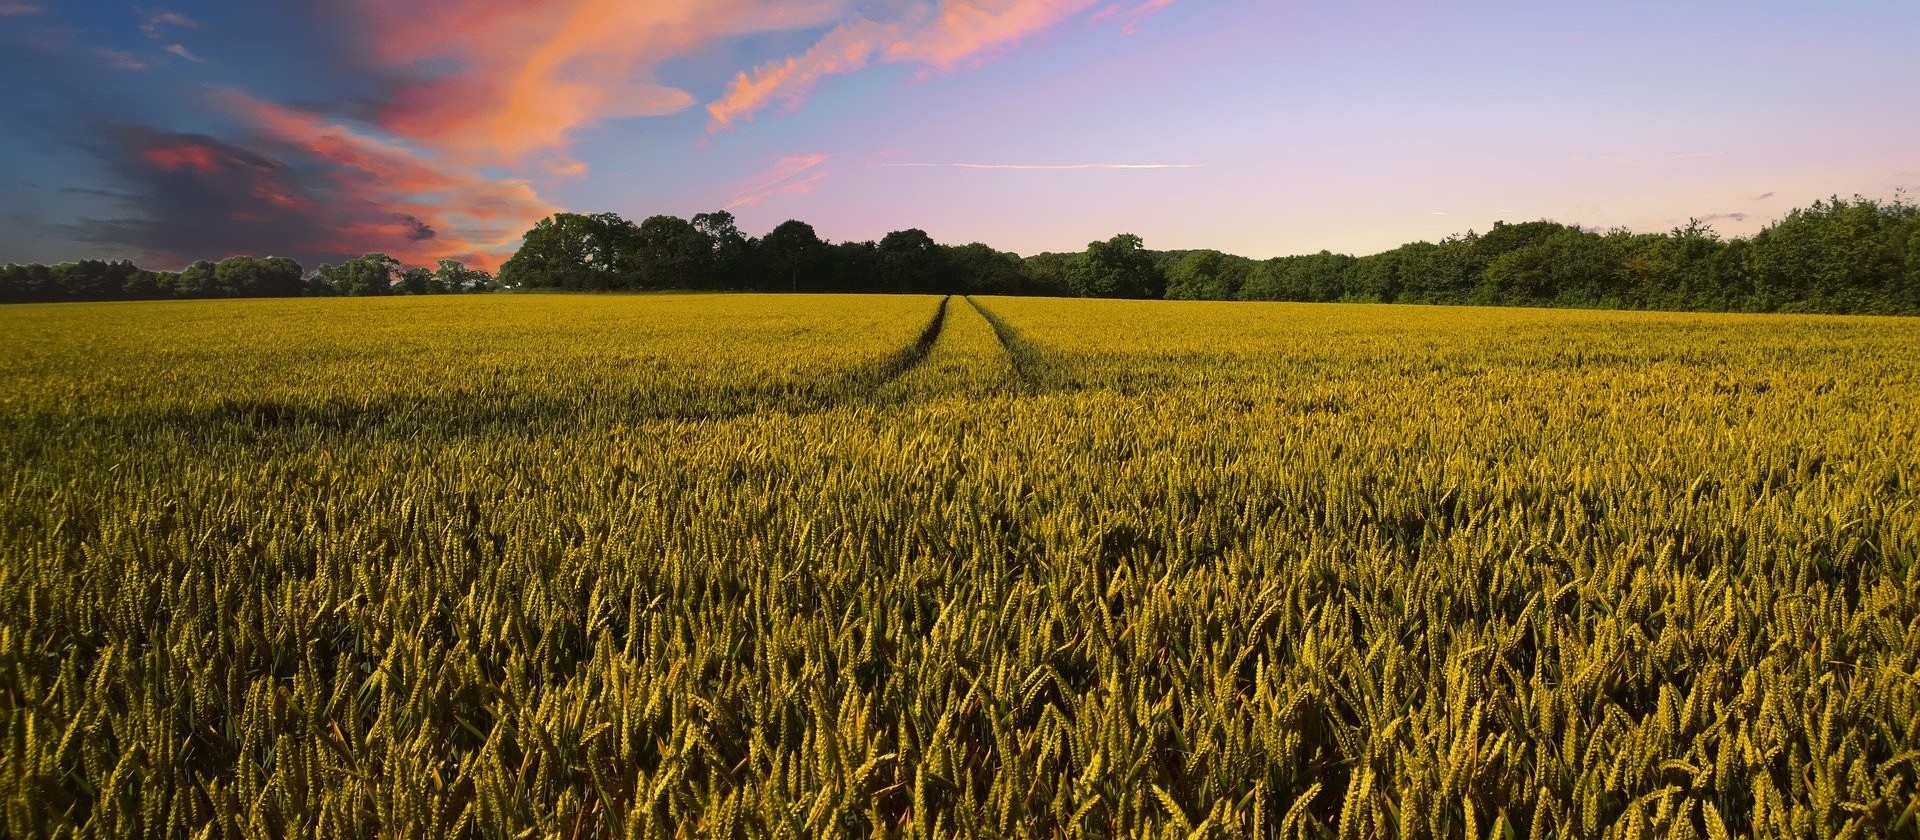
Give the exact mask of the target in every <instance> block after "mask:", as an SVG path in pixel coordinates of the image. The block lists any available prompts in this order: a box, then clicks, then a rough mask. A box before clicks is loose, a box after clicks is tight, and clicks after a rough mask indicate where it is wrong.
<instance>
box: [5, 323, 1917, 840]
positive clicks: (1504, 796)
mask: <svg viewBox="0 0 1920 840" xmlns="http://www.w3.org/2000/svg"><path fill="white" fill-rule="evenodd" d="M1916 453H1920V321H1913V320H1901V319H1872V318H1834V317H1783V316H1724V315H1654V314H1619V313H1598V312H1548V311H1529V310H1517V309H1506V310H1477V309H1447V308H1414V307H1389V306H1338V305H1334V306H1317V305H1289V304H1240V303H1173V302H1124V301H1065V300H1051V299H1015V298H976V299H968V298H964V297H953V298H948V299H945V300H944V302H943V300H942V299H941V298H938V297H813V296H756V295H715V296H635V297H621V296H531V295H529V296H485V297H468V298H455V299H415V300H398V299H396V300H364V301H362V300H311V301H280V302H204V303H201V302H174V303H160V304H98V305H59V306H32V307H28V306H20V307H12V308H8V309H4V310H0V800H4V803H5V811H4V815H3V816H4V821H0V834H5V835H7V836H13V837H37V836H54V835H62V836H83V837H88V836H98V837H119V836H182V837H191V836H213V837H225V836H234V837H244V836H274V837H278V836H323V837H359V836H398V837H415V836H421V837H425V836H457V837H465V836H475V837H503V838H504V837H588V836H614V837H620V836H633V837H674V836H688V837H691V836H719V837H775V836H785V837H816V836H870V835H871V836H901V837H947V836H954V835H962V836H985V837H994V836H1006V837H1057V836H1094V837H1132V836H1143V835H1144V836H1175V837H1208V836H1212V837H1240V836H1278V837H1342V838H1352V837H1380V838H1387V837H1404V838H1414V837H1472V838H1475V840H1478V839H1479V838H1486V837H1528V836H1532V837H1582V838H1584V837H1703V838H1721V837H1740V836H1745V837H1820V838H1826V837H1840V836H1854V837H1898V836H1911V835H1913V834H1914V833H1915V832H1920V824H1917V823H1916V821H1917V820H1920V676H1917V675H1920V454H1916Z"/></svg>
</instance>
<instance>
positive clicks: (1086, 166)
mask: <svg viewBox="0 0 1920 840" xmlns="http://www.w3.org/2000/svg"><path fill="white" fill-rule="evenodd" d="M874 165H875V166H878V167H882V168H887V169H1004V170H1012V171H1016V172H1084V171H1089V170H1106V171H1115V170H1120V171H1134V170H1150V169H1200V168H1203V167H1204V166H1206V164H1201V163H878V164H874Z"/></svg>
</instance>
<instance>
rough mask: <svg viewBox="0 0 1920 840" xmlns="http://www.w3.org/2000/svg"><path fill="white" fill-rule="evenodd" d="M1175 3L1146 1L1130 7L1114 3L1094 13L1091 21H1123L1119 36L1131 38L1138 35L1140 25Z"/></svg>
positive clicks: (1166, 0)
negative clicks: (1115, 19)
mask: <svg viewBox="0 0 1920 840" xmlns="http://www.w3.org/2000/svg"><path fill="white" fill-rule="evenodd" d="M1177 2H1179V0H1146V2H1144V3H1136V4H1132V5H1129V4H1126V3H1115V4H1113V5H1111V6H1108V7H1106V8H1104V9H1101V10H1100V11H1098V12H1096V13H1094V16H1093V19H1094V21H1096V22H1098V21H1103V20H1111V19H1114V18H1118V19H1120V20H1123V21H1125V22H1126V23H1125V24H1124V25H1122V26H1121V28H1120V34H1122V35H1126V36H1128V37H1132V36H1134V35H1136V34H1139V32H1140V24H1142V23H1145V22H1146V21H1147V19H1148V18H1150V17H1153V16H1154V15H1157V14H1159V13H1160V12H1161V10H1163V9H1165V8H1167V7H1168V6H1171V5H1173V4H1174V3H1177Z"/></svg>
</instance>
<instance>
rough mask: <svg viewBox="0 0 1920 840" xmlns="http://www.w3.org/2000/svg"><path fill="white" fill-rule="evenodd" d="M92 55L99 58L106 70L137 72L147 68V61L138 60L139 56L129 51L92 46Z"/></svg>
mask: <svg viewBox="0 0 1920 840" xmlns="http://www.w3.org/2000/svg"><path fill="white" fill-rule="evenodd" d="M93 56H94V58H98V59H100V64H101V66H103V67H106V68H107V69H108V70H127V71H132V72H136V73H137V72H140V71H142V70H145V69H147V63H146V62H145V61H142V60H140V57H139V56H136V55H134V54H133V53H129V52H121V51H120V50H110V49H107V48H106V47H94V48H93Z"/></svg>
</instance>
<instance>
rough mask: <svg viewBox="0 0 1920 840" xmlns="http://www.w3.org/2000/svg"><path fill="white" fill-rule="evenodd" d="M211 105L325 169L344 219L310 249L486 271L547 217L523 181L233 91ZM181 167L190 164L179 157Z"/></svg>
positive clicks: (543, 204) (548, 208)
mask: <svg viewBox="0 0 1920 840" xmlns="http://www.w3.org/2000/svg"><path fill="white" fill-rule="evenodd" d="M217 99H218V100H219V101H220V102H221V104H223V105H224V106H226V107H227V109H228V110H230V111H232V112H234V113H236V114H238V115H240V116H241V117H242V118H244V119H245V120H247V122H248V123H249V124H251V125H253V126H254V128H255V129H256V130H257V131H259V132H260V133H261V134H262V135H263V136H265V137H266V138H267V139H269V140H272V141H273V142H275V143H278V144H280V145H283V146H287V147H291V148H294V149H298V150H299V151H300V152H302V153H303V154H305V155H307V156H308V157H311V158H313V159H315V160H318V161H321V162H323V163H325V164H327V165H328V166H329V171H330V173H331V174H330V177H331V180H332V182H333V185H334V187H335V188H336V189H337V190H338V192H339V195H338V197H337V199H336V201H337V203H338V204H340V205H342V207H343V208H344V209H345V210H347V211H348V218H346V219H345V220H344V221H341V222H339V223H338V224H336V225H334V226H333V227H332V229H331V231H330V235H331V240H330V241H327V242H321V243H315V247H319V248H328V249H333V250H338V251H342V252H354V251H358V250H361V249H363V248H364V247H366V245H365V244H366V243H368V242H376V243H384V244H385V247H386V249H387V251H388V253H391V254H392V255H393V256H395V257H399V258H400V259H401V260H403V261H405V262H408V263H414V264H430V263H431V262H433V261H434V260H437V259H441V258H443V257H452V258H457V259H464V260H468V261H470V262H473V263H475V264H477V265H479V266H481V267H483V268H489V269H491V268H497V267H498V266H499V264H500V262H502V261H503V260H504V259H505V257H506V256H507V255H508V254H509V253H511V251H512V250H513V247H514V245H515V243H516V242H517V240H518V239H519V238H520V235H521V234H522V233H524V232H525V231H526V230H527V229H528V228H530V227H532V226H533V223H534V222H536V221H539V220H540V219H542V218H544V217H546V216H547V215H548V214H550V213H551V212H553V208H552V206H551V205H549V204H547V203H546V202H545V201H543V200H541V198H540V197H539V195H537V194H536V193H535V192H534V190H533V188H532V187H531V186H530V185H528V184H527V183H526V182H524V181H518V180H510V179H509V180H499V179H493V178H487V177H484V176H482V175H480V174H478V173H475V172H472V171H469V170H464V169H460V168H457V167H453V166H449V165H447V164H444V163H442V162H439V161H436V160H434V159H432V158H430V157H427V156H426V155H424V154H422V153H420V152H418V151H415V150H414V149H411V148H408V147H406V146H404V145H401V144H399V143H396V142H393V141H390V140H386V139H383V138H380V137H377V136H374V135H373V134H370V133H368V132H365V131H362V130H359V129H355V128H353V127H352V126H348V125H346V124H343V123H340V122H337V121H330V120H328V119H326V118H323V117H320V116H317V115H314V114H309V113H306V112H303V111H299V110H296V109H293V108H288V107H285V106H282V105H277V104H274V103H270V102H265V101H262V100H259V99H255V98H252V97H250V96H247V95H245V94H242V93H239V92H237V91H223V92H221V93H219V94H217ZM149 157H150V158H151V154H149ZM183 165H194V161H193V160H192V159H191V158H187V159H185V162H184V163H183ZM269 198H271V197H269ZM287 199H288V200H290V201H291V200H297V199H296V198H295V197H293V196H288V197H287ZM276 203H278V202H276Z"/></svg>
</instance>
